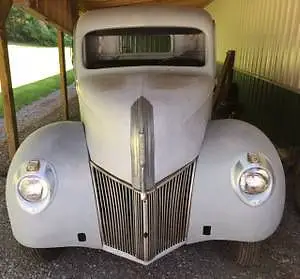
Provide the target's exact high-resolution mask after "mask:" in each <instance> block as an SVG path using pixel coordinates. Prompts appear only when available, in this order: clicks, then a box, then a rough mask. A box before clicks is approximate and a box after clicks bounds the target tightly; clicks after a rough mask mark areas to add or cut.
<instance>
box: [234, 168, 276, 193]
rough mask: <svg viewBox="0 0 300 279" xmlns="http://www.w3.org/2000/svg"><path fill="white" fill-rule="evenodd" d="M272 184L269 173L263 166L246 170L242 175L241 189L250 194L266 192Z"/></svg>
mask: <svg viewBox="0 0 300 279" xmlns="http://www.w3.org/2000/svg"><path fill="white" fill-rule="evenodd" d="M270 184H271V177H270V175H269V173H268V172H267V171H266V170H264V169H261V168H251V169H248V170H246V171H245V172H244V173H243V174H242V175H241V177H240V181H239V185H240V187H241V190H242V191H243V192H244V193H246V194H248V195H256V194H261V193H263V192H265V191H266V190H267V189H268V188H269V187H270Z"/></svg>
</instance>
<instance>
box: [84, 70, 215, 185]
mask: <svg viewBox="0 0 300 279" xmlns="http://www.w3.org/2000/svg"><path fill="white" fill-rule="evenodd" d="M213 86H214V80H213V78H211V77H210V76H207V75H203V74H202V75H196V74H176V73H132V74H128V73H127V74H102V75H99V74H98V75H91V76H88V77H84V78H81V79H80V83H79V84H78V95H79V101H80V109H81V117H82V121H83V123H84V124H85V129H86V137H87V143H88V148H89V152H90V155H91V160H92V161H93V162H94V163H96V164H97V165H99V166H100V167H102V168H103V169H105V170H106V171H108V172H110V173H112V174H114V175H115V176H117V177H119V178H121V179H123V180H125V181H127V182H129V183H131V182H132V178H131V175H132V172H131V150H130V122H131V107H132V105H133V104H134V103H135V102H136V100H137V99H138V98H139V97H141V96H143V97H144V98H145V99H146V100H148V101H149V102H150V103H151V105H152V107H153V122H154V145H155V148H154V150H155V155H154V157H155V182H157V181H159V180H161V179H163V178H165V177H166V176H168V175H170V174H172V173H173V172H175V171H176V170H178V169H179V168H181V167H182V166H184V165H185V164H186V163H189V162H190V161H192V160H193V159H194V158H195V157H197V155H198V154H199V151H200V147H201V143H202V140H203V137H204V133H205V129H206V124H207V122H208V120H209V118H210V113H211V99H212V92H213Z"/></svg>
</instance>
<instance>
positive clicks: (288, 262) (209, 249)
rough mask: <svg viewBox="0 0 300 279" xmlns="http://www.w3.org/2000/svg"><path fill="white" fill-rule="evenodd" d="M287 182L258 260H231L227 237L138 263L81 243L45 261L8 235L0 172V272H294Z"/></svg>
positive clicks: (298, 248) (296, 242)
mask: <svg viewBox="0 0 300 279" xmlns="http://www.w3.org/2000/svg"><path fill="white" fill-rule="evenodd" d="M70 104H71V111H72V112H71V115H72V117H73V118H78V115H76V113H77V109H78V107H77V106H78V104H77V100H76V99H75V98H73V99H72V100H71V101H70ZM58 119H60V113H59V109H57V108H56V109H54V111H53V112H51V113H50V114H49V115H47V116H45V117H44V118H43V119H41V120H39V121H36V122H34V125H31V126H30V127H27V128H26V130H25V131H23V132H22V138H24V137H25V136H26V135H27V134H29V133H30V132H31V131H33V130H35V129H36V128H37V127H39V126H41V125H44V124H46V123H50V122H53V121H57V120H58ZM0 150H1V149H0ZM3 150H4V149H3V148H2V153H3ZM1 162H2V165H5V162H4V163H3V161H1ZM293 183H295V178H294V177H293V174H289V175H288V178H287V184H288V185H287V190H288V195H287V206H286V210H285V214H284V218H283V221H282V224H281V226H280V228H279V230H278V231H277V232H276V233H275V235H274V236H273V237H272V238H271V239H269V240H268V241H266V242H265V244H264V246H263V253H262V259H261V264H260V265H259V266H257V267H254V268H241V267H239V266H236V265H235V264H233V263H232V262H231V261H230V257H229V254H230V246H229V245H228V243H226V242H207V243H200V244H196V245H192V246H188V247H182V248H180V249H179V250H177V251H174V252H173V253H171V254H169V255H167V256H166V257H164V258H162V259H160V260H159V261H157V262H155V263H153V264H152V265H150V266H148V267H143V266H141V265H138V264H136V263H133V262H130V261H128V260H125V259H122V258H119V257H117V256H113V255H110V254H108V253H106V252H102V251H97V250H92V249H82V248H80V249H79V248H69V249H67V250H66V251H65V252H64V254H63V255H62V257H61V258H60V259H59V260H57V261H54V262H52V263H48V264H45V263H37V262H35V261H34V260H32V259H31V258H28V257H26V256H25V255H24V254H23V252H22V249H20V247H19V245H18V244H17V243H16V241H15V240H14V238H13V236H12V232H11V229H10V226H9V221H8V216H7V210H6V207H5V195H4V184H5V182H4V178H0V230H1V231H0V278H5V279H9V278H26V279H27V278H28V279H30V278H43V279H44V278H65V279H67V278H68V279H69V278H78V279H81V278H83V279H84V278H114V279H117V278H122V279H125V278H207V279H208V278H253V279H254V278H255V279H256V278H268V279H269V278H287V279H290V278H291V279H292V278H300V215H298V214H297V213H296V212H295V209H294V206H293V200H292V195H293V192H292V188H293Z"/></svg>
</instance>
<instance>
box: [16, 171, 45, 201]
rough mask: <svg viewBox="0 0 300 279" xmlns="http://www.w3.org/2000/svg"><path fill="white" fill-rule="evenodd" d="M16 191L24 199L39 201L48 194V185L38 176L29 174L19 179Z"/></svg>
mask: <svg viewBox="0 0 300 279" xmlns="http://www.w3.org/2000/svg"><path fill="white" fill-rule="evenodd" d="M18 191H19V194H20V196H21V197H22V198H23V199H24V200H26V201H28V202H40V201H42V200H44V199H45V198H46V197H47V195H48V194H49V185H48V183H47V182H46V181H45V180H44V179H42V178H40V177H37V176H29V177H24V178H23V179H21V181H20V182H19V185H18Z"/></svg>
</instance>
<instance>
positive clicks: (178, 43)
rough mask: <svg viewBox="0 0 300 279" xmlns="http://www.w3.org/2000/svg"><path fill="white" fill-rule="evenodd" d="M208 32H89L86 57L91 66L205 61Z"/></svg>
mask: <svg viewBox="0 0 300 279" xmlns="http://www.w3.org/2000/svg"><path fill="white" fill-rule="evenodd" d="M205 53H206V51H205V34H204V33H203V32H202V31H200V30H197V29H193V28H145V27H143V28H129V29H128V28H126V29H112V30H99V31H94V32H91V33H88V34H87V35H86V36H85V39H84V43H83V58H84V59H83V60H84V64H85V67H86V68H88V69H98V68H107V67H124V66H125V67H126V66H145V65H153V66H155V65H167V66H195V67H201V66H204V65H205Z"/></svg>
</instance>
